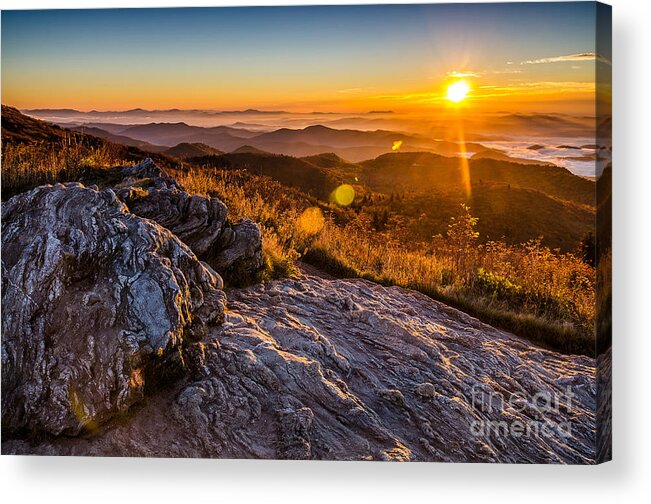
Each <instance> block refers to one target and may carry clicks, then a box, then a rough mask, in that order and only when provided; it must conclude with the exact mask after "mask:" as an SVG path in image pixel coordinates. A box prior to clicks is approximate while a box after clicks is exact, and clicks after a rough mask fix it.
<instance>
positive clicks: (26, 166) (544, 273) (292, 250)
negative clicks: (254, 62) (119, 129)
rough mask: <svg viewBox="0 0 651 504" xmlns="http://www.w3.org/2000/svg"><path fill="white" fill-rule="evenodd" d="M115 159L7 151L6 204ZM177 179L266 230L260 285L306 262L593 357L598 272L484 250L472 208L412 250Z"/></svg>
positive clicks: (199, 178) (226, 182)
mask: <svg viewBox="0 0 651 504" xmlns="http://www.w3.org/2000/svg"><path fill="white" fill-rule="evenodd" d="M116 152H118V151H116V150H114V149H113V148H112V147H111V146H110V145H109V144H107V145H105V146H99V147H91V146H85V145H82V144H80V143H78V142H76V141H74V140H70V141H68V140H64V141H62V142H61V143H60V145H54V144H43V145H32V146H21V145H11V144H9V145H5V146H4V151H3V155H2V194H3V198H6V197H8V196H11V195H12V194H16V193H17V192H20V191H23V190H28V189H30V188H32V187H34V186H37V185H41V184H45V183H53V182H62V181H67V180H76V179H77V180H78V179H79V178H80V177H82V176H83V175H84V173H85V172H86V170H87V169H88V168H89V167H106V166H115V165H120V164H126V163H125V162H124V160H122V159H120V156H119V154H116ZM173 174H174V175H175V176H176V177H177V179H178V180H179V182H180V183H181V184H182V185H183V186H184V187H185V188H186V189H187V190H188V191H189V192H191V193H197V194H204V195H211V196H217V197H219V198H220V199H222V200H223V201H224V203H226V205H227V206H228V208H229V219H231V220H233V221H236V220H239V219H242V218H249V219H252V220H253V221H255V222H257V223H258V224H259V225H260V226H261V229H262V234H263V249H264V260H265V269H264V271H263V272H262V273H261V276H260V280H263V281H265V280H268V279H271V278H278V277H282V276H288V275H292V274H294V273H295V272H296V268H295V263H296V260H297V259H299V258H301V259H302V260H303V261H305V262H309V263H311V264H314V265H315V266H318V267H320V268H322V269H324V270H326V271H328V272H330V273H332V274H335V275H339V276H349V277H362V278H367V279H370V280H373V281H376V282H379V283H382V284H385V285H399V286H403V287H407V288H412V289H415V290H418V291H421V292H423V293H425V294H427V295H429V296H431V297H433V298H435V299H438V300H441V301H444V302H446V303H448V304H450V305H452V306H455V307H457V308H460V309H462V310H464V311H466V312H468V313H470V314H472V315H474V316H477V317H478V318H480V319H482V320H484V321H485V322H488V323H490V324H493V325H495V326H498V327H501V328H504V329H507V330H510V331H513V332H514V333H517V334H519V335H521V336H523V337H525V338H528V339H530V340H532V341H534V342H536V343H539V344H541V345H543V346H547V347H549V348H552V349H555V350H559V351H563V352H568V353H583V354H587V355H593V354H594V349H595V337H594V327H595V325H594V324H595V270H594V268H592V267H591V266H589V265H587V264H585V263H584V262H583V261H581V260H580V259H579V258H578V257H576V256H575V255H573V254H559V253H557V252H554V251H551V250H550V249H548V248H546V247H544V246H542V245H541V244H540V242H539V241H530V242H528V243H525V244H522V245H517V246H514V245H507V244H505V243H502V242H488V243H480V242H479V240H478V237H477V233H476V231H475V226H476V224H477V222H476V219H475V218H474V217H473V216H472V215H471V210H468V209H467V208H465V207H462V208H460V209H459V214H458V215H457V216H456V217H455V220H453V221H452V222H451V223H450V227H449V228H448V232H447V234H446V235H445V236H437V237H434V238H433V239H432V240H431V243H428V244H426V245H423V246H415V245H414V244H409V247H407V246H406V245H405V244H404V243H403V242H399V241H397V240H396V239H395V237H394V236H392V235H391V234H389V233H388V232H378V231H371V230H369V228H368V227H365V226H364V225H363V223H362V222H361V221H360V219H358V218H356V217H355V214H354V212H352V211H351V210H342V209H339V208H337V207H336V206H334V204H332V203H324V202H322V201H318V200H316V199H315V198H313V197H310V196H307V195H305V194H304V193H302V192H300V191H298V190H296V189H291V188H288V187H286V186H284V185H282V184H280V183H278V182H275V181H273V180H271V179H269V178H266V177H260V176H255V175H251V174H249V173H247V172H243V171H236V170H219V169H215V168H200V167H190V168H189V169H188V170H176V171H174V172H173ZM308 209H311V210H310V211H309V212H307V214H306V210H308ZM306 215H308V216H309V222H308V224H307V225H306V221H305V219H306ZM320 217H322V218H320Z"/></svg>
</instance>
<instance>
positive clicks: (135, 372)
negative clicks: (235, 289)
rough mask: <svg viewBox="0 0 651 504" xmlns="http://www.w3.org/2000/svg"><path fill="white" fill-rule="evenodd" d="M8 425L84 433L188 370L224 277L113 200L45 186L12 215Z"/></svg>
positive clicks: (6, 310)
mask: <svg viewBox="0 0 651 504" xmlns="http://www.w3.org/2000/svg"><path fill="white" fill-rule="evenodd" d="M2 228H3V229H2V427H3V430H5V432H16V431H21V430H30V431H32V432H34V431H44V432H47V433H50V434H71V435H74V434H77V433H79V432H80V431H81V430H82V429H84V428H86V429H92V428H95V427H97V426H98V425H99V424H101V423H102V422H104V421H105V420H106V419H108V418H110V417H111V416H113V415H115V414H117V413H121V412H124V411H126V410H127V408H129V406H131V405H132V404H134V403H135V402H137V401H138V400H140V399H141V398H142V397H143V393H144V389H145V385H146V383H145V382H146V381H147V382H149V381H150V380H156V379H162V376H163V375H164V374H165V373H167V372H169V371H173V370H174V369H175V368H179V367H180V366H182V364H183V355H184V347H185V346H186V344H187V341H188V340H196V339H199V338H201V337H202V336H203V335H204V333H205V331H206V327H207V326H209V325H211V324H213V323H214V322H215V321H216V320H218V319H219V318H220V317H221V315H222V312H223V310H224V306H225V295H224V293H223V292H222V291H221V290H220V287H221V279H220V278H219V277H218V275H216V274H215V273H214V271H212V269H211V268H208V267H205V266H204V264H202V263H201V262H200V261H199V260H198V259H197V257H196V256H195V254H194V253H193V252H192V251H191V250H190V248H188V247H187V246H186V245H185V244H184V243H183V242H181V241H180V240H179V239H178V238H177V237H175V236H174V235H173V234H172V233H170V232H169V231H168V230H167V229H165V228H163V227H161V226H159V225H157V224H156V223H155V222H153V221H149V220H146V219H142V218H140V217H137V216H135V215H133V214H132V213H130V212H129V211H128V209H127V207H126V206H125V205H124V204H123V203H122V202H121V201H120V200H119V199H118V198H117V197H116V195H115V193H114V192H113V191H112V190H104V191H98V190H96V189H94V188H87V187H84V186H83V185H81V184H79V183H69V184H65V185H61V184H57V185H55V186H43V187H39V188H37V189H34V190H32V191H30V192H28V193H23V194H20V195H18V196H16V197H14V198H12V199H11V200H9V201H8V202H6V203H4V204H3V205H2Z"/></svg>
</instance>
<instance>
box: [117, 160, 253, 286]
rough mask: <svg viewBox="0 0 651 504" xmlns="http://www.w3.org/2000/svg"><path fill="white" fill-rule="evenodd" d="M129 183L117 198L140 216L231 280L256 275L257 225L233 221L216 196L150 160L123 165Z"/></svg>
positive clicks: (118, 193) (240, 279) (234, 281)
mask: <svg viewBox="0 0 651 504" xmlns="http://www.w3.org/2000/svg"><path fill="white" fill-rule="evenodd" d="M122 174H123V175H124V176H125V177H127V179H128V184H127V185H126V187H122V188H120V189H119V190H117V195H118V197H119V198H120V199H121V200H122V201H124V202H125V203H126V205H127V206H128V207H129V210H130V211H131V212H133V213H134V214H136V215H139V216H141V217H145V218H147V219H151V220H154V221H156V222H157V223H158V224H160V225H161V226H164V227H165V228H167V229H169V230H170V231H171V232H172V233H174V234H175V235H176V236H178V237H179V238H180V239H181V241H183V242H184V243H185V244H186V245H188V246H189V247H190V248H191V249H192V251H193V252H194V253H195V254H196V255H197V256H199V257H200V258H201V259H205V260H206V261H207V262H209V263H210V265H211V266H212V267H214V268H215V269H216V270H217V271H218V272H219V273H220V274H221V275H222V276H224V277H225V278H226V279H227V280H229V281H231V283H236V284H237V283H242V281H243V280H244V281H246V280H248V279H250V278H252V277H253V276H254V275H255V273H256V272H257V271H258V270H259V269H260V268H261V266H262V235H261V233H260V228H259V227H258V226H257V224H254V223H253V222H251V221H248V220H244V221H242V222H240V223H237V224H231V223H229V222H228V220H227V208H226V205H224V203H222V202H221V201H220V200H219V199H217V198H211V197H205V196H199V195H190V194H188V193H187V192H186V191H184V190H183V188H182V187H181V186H180V185H179V184H178V182H177V181H176V180H174V179H173V178H170V177H169V176H168V175H167V173H165V171H164V170H162V169H160V168H158V167H157V166H156V165H155V164H154V163H153V161H151V160H150V159H148V160H146V161H144V162H142V163H140V164H138V165H135V166H129V167H124V168H123V169H122Z"/></svg>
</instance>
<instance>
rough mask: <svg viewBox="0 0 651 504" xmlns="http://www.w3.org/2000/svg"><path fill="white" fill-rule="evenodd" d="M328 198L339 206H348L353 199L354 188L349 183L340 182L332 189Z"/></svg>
mask: <svg viewBox="0 0 651 504" xmlns="http://www.w3.org/2000/svg"><path fill="white" fill-rule="evenodd" d="M330 199H331V201H333V202H334V203H336V204H337V205H339V206H348V205H350V204H351V203H352V202H353V200H354V199H355V189H353V186H351V185H349V184H341V185H340V186H339V187H337V188H336V189H335V190H334V191H332V194H331V195H330Z"/></svg>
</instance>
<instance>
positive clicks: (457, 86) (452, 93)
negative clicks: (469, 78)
mask: <svg viewBox="0 0 651 504" xmlns="http://www.w3.org/2000/svg"><path fill="white" fill-rule="evenodd" d="M469 91H470V86H469V85H468V83H467V82H466V81H462V80H460V81H457V82H454V83H452V84H450V85H449V86H448V90H447V92H446V95H445V97H446V98H447V99H448V100H450V101H451V102H454V103H459V102H461V101H463V99H464V98H465V97H466V96H467V95H468V92H469Z"/></svg>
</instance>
